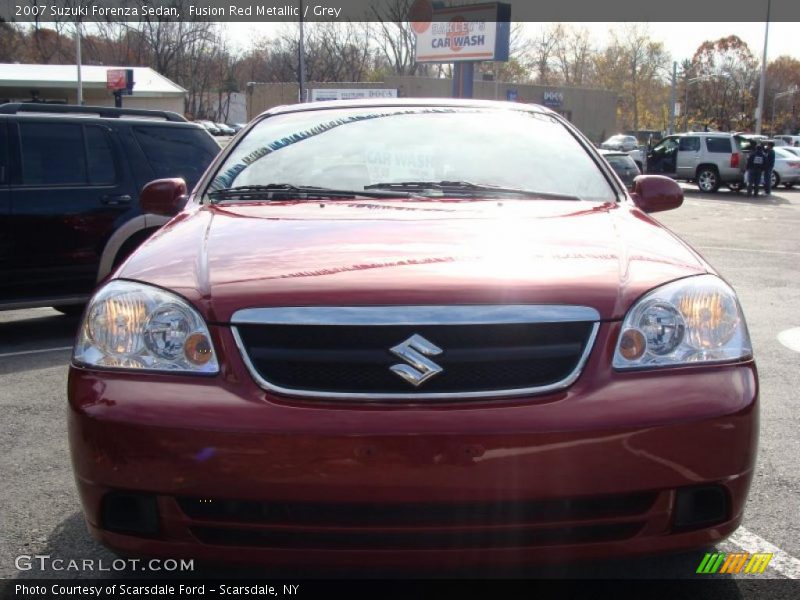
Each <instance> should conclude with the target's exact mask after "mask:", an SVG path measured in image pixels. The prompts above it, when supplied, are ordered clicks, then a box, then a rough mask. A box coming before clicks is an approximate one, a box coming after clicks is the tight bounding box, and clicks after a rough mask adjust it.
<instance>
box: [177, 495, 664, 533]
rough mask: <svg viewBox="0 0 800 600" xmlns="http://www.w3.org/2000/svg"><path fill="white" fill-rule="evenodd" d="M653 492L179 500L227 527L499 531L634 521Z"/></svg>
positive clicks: (193, 514) (190, 511) (189, 511)
mask: <svg viewBox="0 0 800 600" xmlns="http://www.w3.org/2000/svg"><path fill="white" fill-rule="evenodd" d="M656 496H657V494H656V493H654V492H642V493H636V494H624V495H613V496H594V497H586V498H568V499H553V500H535V501H516V502H452V503H449V502H448V503H424V502H416V503H403V504H383V503H369V504H367V503H358V502H348V503H323V502H261V501H255V500H226V499H222V498H219V499H209V498H178V505H179V506H180V508H181V510H182V511H183V512H184V514H186V516H188V517H189V518H190V519H192V520H195V521H214V522H223V521H224V522H228V523H260V524H271V525H280V526H304V527H306V526H327V527H398V526H407V527H422V526H428V527H445V526H446V527H455V526H475V525H484V526H498V525H515V524H525V523H528V524H531V523H537V524H538V523H553V522H556V521H584V520H593V519H606V518H612V517H626V516H636V515H641V514H642V513H644V512H646V511H648V510H649V509H650V508H651V507H652V506H653V503H654V502H655V500H656Z"/></svg>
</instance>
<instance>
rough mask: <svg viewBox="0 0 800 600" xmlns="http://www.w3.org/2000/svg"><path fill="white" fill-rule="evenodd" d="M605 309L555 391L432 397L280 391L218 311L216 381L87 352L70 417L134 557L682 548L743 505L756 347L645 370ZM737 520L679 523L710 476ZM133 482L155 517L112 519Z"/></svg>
mask: <svg viewBox="0 0 800 600" xmlns="http://www.w3.org/2000/svg"><path fill="white" fill-rule="evenodd" d="M618 326H619V324H618V323H612V324H608V323H607V324H603V325H602V326H601V329H600V332H599V335H598V338H597V340H596V342H595V348H594V350H593V352H592V355H591V357H590V359H589V361H588V363H587V365H586V367H585V369H584V372H583V374H582V375H581V377H580V378H579V379H578V381H577V382H576V383H575V384H573V386H571V387H570V388H569V389H568V390H565V391H561V392H558V393H554V394H550V395H547V396H537V397H531V398H514V399H505V400H502V401H495V402H488V401H482V402H479V403H477V402H473V403H448V404H435V405H430V404H428V405H417V406H411V405H406V406H387V405H367V404H354V403H351V404H348V403H346V402H341V401H338V402H334V401H329V402H327V403H325V402H315V401H310V400H307V399H306V400H302V401H300V400H292V399H287V398H279V397H275V396H271V395H269V394H268V393H266V392H265V391H263V390H262V389H260V388H258V387H257V386H256V385H255V384H254V383H253V381H252V379H251V377H250V376H249V374H248V373H247V371H246V370H245V368H244V366H243V364H242V362H241V359H240V358H239V357H238V356H237V355H236V350H235V347H234V345H233V340H232V338H231V336H230V332H229V331H227V330H226V329H224V328H214V331H213V332H212V335H213V336H214V337H215V345H216V347H217V348H218V350H219V352H220V354H221V355H222V356H223V360H222V363H223V364H224V367H223V372H222V373H221V374H220V375H219V376H217V377H214V378H202V377H186V376H172V375H152V374H151V375H143V374H135V373H111V372H99V371H90V370H84V369H78V368H74V367H73V368H72V369H71V371H70V382H69V397H70V406H71V410H70V414H69V431H70V444H71V450H72V457H73V463H74V467H75V474H76V479H77V483H78V489H79V492H80V496H81V500H82V502H83V507H84V512H85V515H86V519H87V522H88V524H89V526H90V529H91V531H92V533H93V535H94V536H95V537H96V538H98V539H99V540H100V541H102V542H103V543H104V544H106V545H108V546H109V547H111V548H113V549H115V550H117V551H119V552H122V553H126V554H134V555H146V556H160V557H184V558H196V559H199V560H210V561H243V562H258V563H262V564H269V565H274V566H290V565H303V566H308V565H320V566H323V565H324V566H333V567H355V566H358V567H359V568H360V567H363V566H368V565H369V566H373V567H409V568H420V567H424V568H444V567H465V566H472V565H483V566H503V565H517V564H524V563H532V562H535V561H542V560H548V561H552V560H567V559H569V560H577V559H590V558H599V557H611V556H625V555H633V554H644V553H653V552H662V551H679V550H688V549H692V548H697V547H701V546H706V545H710V544H713V543H715V542H718V541H719V540H721V539H723V538H724V537H725V536H727V535H729V534H730V533H732V532H733V531H734V530H735V529H736V527H737V526H738V524H739V523H740V521H741V519H742V514H743V510H744V504H745V500H746V496H747V491H748V488H749V484H750V480H751V477H752V473H753V467H754V461H755V455H756V445H757V437H758V411H757V397H758V385H757V374H756V370H755V365H754V364H753V362H752V361H749V362H744V363H740V364H735V365H725V366H715V367H692V368H681V369H666V370H655V371H650V372H638V373H615V372H613V371H612V370H611V369H610V367H609V365H610V364H611V354H612V353H613V348H614V343H613V341H614V340H616V335H617V333H618ZM709 485H710V486H714V489H717V490H719V491H721V493H722V495H723V496H724V497H725V514H724V517H722V518H719V519H716V520H714V522H713V523H709V524H700V525H697V526H690V527H686V526H680V524H678V523H676V505H677V502H676V499H677V497H678V495H679V494H681V493H683V492H682V491H683V490H689V489H703V488H707V487H708V486H709ZM120 492H124V493H133V494H134V495H137V494H138V495H140V496H141V497H144V498H150V499H152V500H153V502H154V506H155V507H156V508H157V512H158V516H157V530H156V531H154V532H152V533H149V534H145V535H143V534H131V533H130V532H128V533H124V532H120V531H119V530H117V531H112V530H111V528H109V527H108V523H107V519H106V516H105V513H104V512H103V511H104V509H105V510H107V508H108V501H109V498H113V497H114V494H118V493H120Z"/></svg>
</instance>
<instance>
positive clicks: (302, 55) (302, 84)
mask: <svg viewBox="0 0 800 600" xmlns="http://www.w3.org/2000/svg"><path fill="white" fill-rule="evenodd" d="M304 37H305V36H304V35H303V0H300V49H299V53H300V73H299V75H300V77H299V79H300V82H299V83H300V85H299V86H298V87H299V89H300V102H305V101H306V99H305V85H306V53H305V50H304V49H303V38H304Z"/></svg>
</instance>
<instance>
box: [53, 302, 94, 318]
mask: <svg viewBox="0 0 800 600" xmlns="http://www.w3.org/2000/svg"><path fill="white" fill-rule="evenodd" d="M53 308H54V309H55V310H57V311H58V312H60V313H61V314H62V315H66V316H68V317H80V316H81V315H82V314H83V309H84V308H86V305H85V304H62V305H59V306H54V307H53Z"/></svg>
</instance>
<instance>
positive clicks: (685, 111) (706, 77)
mask: <svg viewBox="0 0 800 600" xmlns="http://www.w3.org/2000/svg"><path fill="white" fill-rule="evenodd" d="M709 79H713V77H712V76H710V75H701V76H700V77H692V78H691V79H687V80H686V84H685V86H684V88H685V89H684V95H683V130H684V131H689V84H691V83H697V82H698V81H708V80H709Z"/></svg>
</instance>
